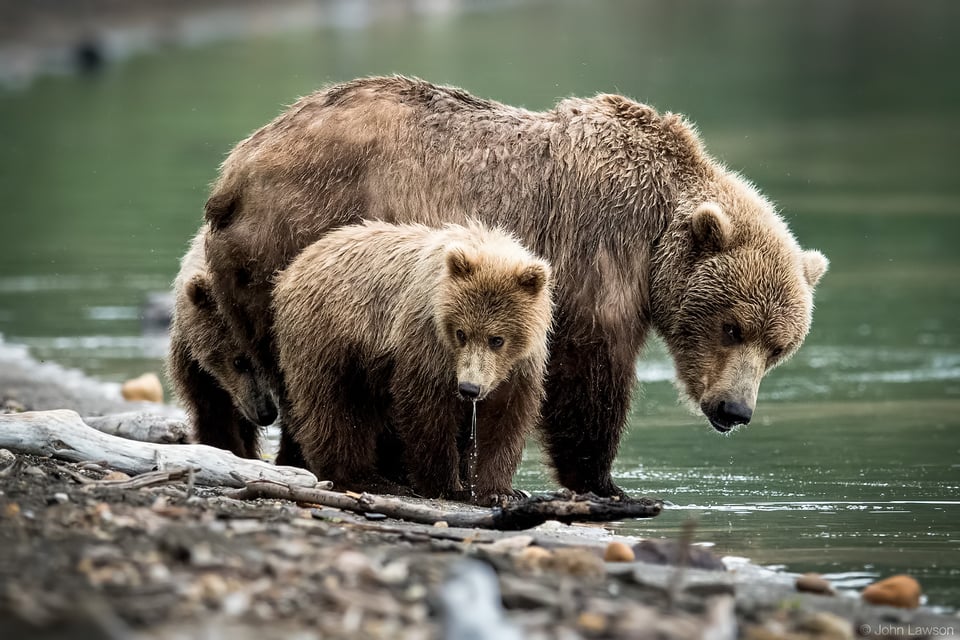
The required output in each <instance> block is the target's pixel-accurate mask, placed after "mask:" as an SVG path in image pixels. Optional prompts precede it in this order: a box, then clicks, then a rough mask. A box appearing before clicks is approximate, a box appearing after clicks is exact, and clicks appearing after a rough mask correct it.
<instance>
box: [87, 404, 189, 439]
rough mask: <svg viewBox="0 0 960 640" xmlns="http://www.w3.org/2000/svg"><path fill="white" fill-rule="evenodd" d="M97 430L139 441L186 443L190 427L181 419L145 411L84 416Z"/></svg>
mask: <svg viewBox="0 0 960 640" xmlns="http://www.w3.org/2000/svg"><path fill="white" fill-rule="evenodd" d="M83 421H84V422H85V423H87V424H88V425H89V426H91V427H93V428H94V429H96V430H97V431H102V432H104V433H108V434H110V435H111V436H119V437H121V438H126V439H128V440H139V441H140V442H156V443H159V444H187V443H188V442H190V427H189V426H187V424H186V423H185V422H184V421H183V420H178V419H176V418H172V417H170V416H165V415H160V414H156V413H149V412H146V411H128V412H126V413H114V414H111V415H108V416H97V417H91V418H84V419H83Z"/></svg>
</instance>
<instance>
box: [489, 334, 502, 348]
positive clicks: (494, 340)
mask: <svg viewBox="0 0 960 640" xmlns="http://www.w3.org/2000/svg"><path fill="white" fill-rule="evenodd" d="M487 343H488V344H489V345H490V348H491V349H494V350H496V349H499V348H500V347H502V346H503V338H501V337H500V336H491V337H490V339H489V340H487Z"/></svg>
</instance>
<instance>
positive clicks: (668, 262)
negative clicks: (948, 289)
mask: <svg viewBox="0 0 960 640" xmlns="http://www.w3.org/2000/svg"><path fill="white" fill-rule="evenodd" d="M707 200H712V201H715V202H717V203H718V206H720V207H722V208H723V210H724V211H725V212H726V214H727V215H728V217H729V220H730V222H731V225H732V226H733V228H734V232H733V235H734V240H733V242H734V244H736V245H737V246H740V247H748V246H753V245H756V246H757V247H758V250H759V254H758V255H762V256H764V258H763V259H764V260H772V261H773V263H772V265H773V266H772V268H770V269H766V268H764V269H762V270H761V271H760V272H756V271H754V270H752V269H753V265H754V260H753V259H752V258H750V259H747V258H745V259H744V261H743V263H742V264H741V265H739V266H737V268H738V269H742V270H741V271H740V272H739V273H738V275H737V276H736V278H737V281H738V282H739V283H740V284H742V285H743V287H742V288H743V289H745V290H746V291H748V292H750V294H751V295H752V294H753V293H754V292H755V290H759V291H765V290H766V289H768V288H773V289H776V288H778V287H780V283H781V280H783V276H782V275H781V274H786V277H787V278H788V279H789V280H790V285H789V286H788V287H787V289H788V290H789V291H795V289H796V286H795V285H796V283H795V282H794V280H795V278H794V276H795V274H796V273H799V272H800V271H801V270H802V269H801V266H800V265H801V264H802V263H804V262H805V261H808V260H807V258H805V257H804V254H803V253H801V251H800V249H799V247H798V246H797V245H796V242H795V240H794V239H793V237H792V236H791V235H790V234H789V231H787V229H786V226H785V225H784V224H783V222H782V221H781V220H780V218H779V217H778V216H777V215H776V213H775V212H774V211H773V208H772V206H771V205H770V204H769V203H768V202H767V201H766V200H764V199H763V198H762V196H760V195H759V194H757V193H756V192H755V191H754V190H753V188H752V187H751V186H750V185H749V184H748V183H747V182H746V181H744V180H743V179H741V178H740V177H739V176H737V175H736V174H733V173H731V172H729V171H727V170H726V169H725V168H724V167H722V166H721V165H719V164H718V163H717V162H715V161H714V160H713V159H712V158H710V157H709V156H708V155H707V154H706V152H705V151H704V149H703V148H702V145H701V143H700V140H699V138H698V136H697V134H696V131H695V130H694V129H693V127H692V126H691V125H690V124H688V123H687V122H686V121H685V120H684V119H683V118H682V117H681V116H678V115H675V114H669V113H668V114H660V113H658V112H657V111H655V110H654V109H653V108H651V107H649V106H646V105H642V104H638V103H636V102H633V101H632V100H629V99H628V98H624V97H622V96H616V95H598V96H596V97H593V98H570V99H566V100H562V101H561V102H559V103H558V104H557V106H556V107H555V108H553V109H550V110H548V111H543V112H532V111H527V110H524V109H519V108H515V107H511V106H507V105H504V104H500V103H497V102H494V101H490V100H484V99H481V98H477V97H475V96H472V95H470V94H468V93H466V92H464V91H462V90H460V89H454V88H450V87H441V86H436V85H433V84H430V83H428V82H424V81H420V80H415V79H409V78H403V77H390V78H366V79H360V80H355V81H352V82H348V83H344V84H340V85H335V86H332V87H328V88H326V89H323V90H321V91H318V92H316V93H314V94H312V95H309V96H306V97H304V98H302V99H301V100H299V101H297V102H296V103H295V104H294V105H292V106H291V107H290V108H289V109H287V110H286V111H285V112H284V113H283V114H281V115H280V116H279V117H278V118H277V119H275V120H274V121H273V122H271V123H269V124H268V125H266V126H265V127H263V128H262V129H260V130H258V131H257V132H255V133H254V134H253V135H251V136H250V137H249V138H247V139H246V140H244V141H242V142H241V143H239V144H238V145H237V146H236V147H235V148H234V149H233V151H232V152H231V153H230V155H229V157H228V158H227V160H226V161H225V162H224V164H223V166H222V168H221V172H220V177H219V179H218V180H217V182H216V184H215V186H214V188H213V192H212V194H211V197H210V200H209V201H208V203H207V209H206V216H207V220H208V221H209V222H210V224H211V225H212V230H211V232H210V233H209V235H208V240H207V250H208V255H209V259H210V264H211V272H212V275H213V278H214V282H215V284H216V287H215V291H216V292H217V295H218V296H219V299H220V300H221V301H222V303H223V308H225V309H229V320H230V322H231V325H232V326H233V327H234V329H235V331H237V332H238V335H240V336H242V339H243V340H245V341H247V342H248V343H249V344H251V345H252V346H253V347H255V348H256V349H257V353H258V354H259V357H260V358H261V359H262V361H263V362H264V364H265V366H266V367H267V368H270V362H271V361H272V360H273V359H274V358H275V355H274V353H275V348H274V345H273V338H272V335H271V320H270V309H269V301H270V287H271V282H272V278H273V276H274V274H275V273H276V272H277V271H279V270H281V269H283V268H284V267H286V266H287V264H289V262H290V261H291V260H292V259H293V258H294V257H295V256H296V255H297V253H298V252H299V251H300V250H301V249H302V248H303V247H305V246H306V245H308V244H309V243H311V242H313V241H315V240H316V239H317V238H320V237H321V236H323V234H325V233H327V232H328V231H330V230H332V229H335V228H337V227H340V226H342V225H345V224H352V223H356V222H358V221H360V220H361V219H382V220H385V221H396V222H419V223H424V224H427V225H430V226H438V225H441V224H442V223H445V222H463V221H464V220H465V219H466V218H467V217H468V216H477V217H479V218H480V219H481V220H483V221H484V222H486V223H488V224H496V225H501V226H503V227H505V228H507V229H509V230H511V231H512V232H514V233H515V234H517V236H518V237H519V238H520V239H521V240H522V241H523V242H524V244H525V245H526V246H528V247H529V248H530V249H531V250H533V251H535V252H536V253H538V254H540V255H543V256H544V257H546V258H547V259H548V260H549V261H550V263H551V264H552V265H553V268H554V280H555V283H556V285H555V287H556V288H555V300H556V306H557V310H556V318H557V323H556V328H555V333H554V338H553V347H552V350H551V356H550V363H549V367H548V377H547V382H546V393H547V398H546V402H545V404H544V409H543V414H544V415H543V427H542V437H543V441H544V443H545V445H546V448H547V450H548V452H549V454H550V458H551V461H552V463H553V465H554V467H555V469H556V473H557V477H558V479H559V480H560V482H561V483H562V484H563V485H565V486H566V487H568V488H570V489H573V490H576V491H588V490H589V491H594V492H596V493H598V494H601V495H609V494H614V493H618V492H619V489H618V488H617V487H616V486H615V485H614V483H613V481H612V479H611V477H610V468H611V465H612V463H613V460H614V457H615V456H616V452H617V448H618V445H619V440H620V437H621V434H622V431H623V427H624V422H625V419H626V415H627V411H628V408H629V403H630V396H631V393H632V390H633V386H634V362H635V360H636V358H637V356H638V354H639V352H640V349H641V347H642V346H643V344H644V341H645V339H646V337H647V332H648V330H649V329H650V328H651V326H653V327H655V328H656V329H657V330H658V331H659V332H660V333H662V334H663V335H664V337H665V338H666V340H667V343H668V345H669V346H670V349H671V352H672V353H673V355H674V357H675V358H677V359H678V362H681V363H682V364H679V365H678V371H679V372H680V373H681V374H682V377H683V378H684V380H692V379H694V378H698V379H700V378H703V377H704V376H707V377H710V374H709V373H707V374H703V375H701V373H700V372H699V371H697V370H696V369H697V365H696V359H697V358H698V357H701V356H703V357H705V358H706V359H705V360H704V362H706V363H708V364H707V365H705V366H707V367H708V368H710V369H720V368H722V367H721V365H720V363H719V361H718V360H717V359H716V358H715V357H714V356H713V354H712V353H711V352H710V347H709V346H708V342H709V339H708V338H706V337H703V338H702V339H701V338H697V340H695V341H688V334H689V331H688V330H687V329H685V328H684V327H688V324H687V323H685V322H681V321H680V319H679V318H680V316H681V315H682V313H685V312H683V311H682V310H683V309H687V310H689V311H690V312H691V313H693V310H694V307H692V306H691V305H689V304H687V305H686V307H685V306H684V305H685V295H686V294H685V289H686V287H689V286H692V285H693V284H694V283H696V282H704V279H703V278H701V279H700V280H697V279H696V278H694V273H696V272H697V264H698V263H699V262H701V261H702V260H704V259H706V258H707V254H706V253H705V252H704V251H703V250H702V247H698V246H697V243H696V242H695V241H694V240H693V238H692V231H691V224H690V220H691V217H692V215H693V212H694V210H695V209H696V208H697V207H698V206H699V205H700V204H702V203H703V202H705V201H707ZM744 255H746V253H745V254H744ZM814 262H817V261H816V260H815V259H814ZM823 267H824V268H825V262H824V264H823ZM817 270H820V271H821V272H822V269H820V268H819V267H817V266H816V265H815V266H814V269H813V271H817ZM725 273H730V270H727V271H726V272H725ZM809 282H810V279H808V283H809ZM706 286H708V287H714V288H716V289H717V291H716V292H714V293H715V295H714V297H713V298H712V300H713V303H714V304H715V305H716V307H717V308H721V309H722V308H724V305H726V304H728V303H729V302H730V300H731V295H733V294H734V293H739V291H736V290H737V288H738V286H739V285H737V286H732V285H730V283H723V282H717V283H713V284H707V285H706ZM811 286H812V285H810V286H808V287H807V290H802V287H801V290H802V294H801V296H800V297H801V298H802V300H801V305H800V307H801V308H800V311H799V313H800V315H801V316H803V318H802V319H801V320H800V321H799V323H798V324H796V326H794V325H791V328H790V329H789V331H790V332H791V341H792V342H791V346H792V347H795V346H796V344H797V341H798V340H799V339H802V335H801V334H802V333H804V331H803V329H804V327H805V326H809V322H808V320H806V319H805V318H806V316H807V309H808V307H809V304H808V297H809V289H810V288H811ZM791 302H792V301H791ZM791 308H792V307H791ZM756 310H757V313H759V314H760V315H763V316H764V320H767V319H770V320H771V321H772V319H773V317H774V316H777V315H780V311H779V309H776V308H774V307H772V306H771V305H769V304H767V305H766V306H764V305H759V306H757V307H756ZM703 311H704V312H708V311H709V313H714V312H715V311H716V309H709V310H708V309H703ZM699 322H700V324H701V327H700V329H698V330H695V331H698V332H699V334H702V335H703V336H706V334H707V333H709V334H710V335H711V336H712V335H713V334H714V333H715V332H714V326H713V325H714V319H713V318H712V317H708V316H702V317H701V318H700V320H699ZM789 322H792V320H790V321H789ZM707 325H709V326H707ZM711 339H712V338H711ZM688 345H689V346H688ZM687 351H689V352H690V355H687ZM714 377H716V376H714ZM695 387H696V385H690V384H686V385H685V389H686V390H687V391H688V392H690V391H692V390H693V389H694V388H695ZM696 400H697V401H699V400H700V398H696Z"/></svg>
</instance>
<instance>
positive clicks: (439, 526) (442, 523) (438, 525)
mask: <svg viewBox="0 0 960 640" xmlns="http://www.w3.org/2000/svg"><path fill="white" fill-rule="evenodd" d="M433 526H434V527H435V528H437V529H447V528H449V527H450V523H448V522H447V521H446V520H437V521H436V522H434V523H433Z"/></svg>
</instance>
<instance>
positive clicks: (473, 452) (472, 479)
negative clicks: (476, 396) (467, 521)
mask: <svg viewBox="0 0 960 640" xmlns="http://www.w3.org/2000/svg"><path fill="white" fill-rule="evenodd" d="M472 404H473V417H472V418H471V420H470V462H469V464H468V465H467V474H468V475H469V478H467V481H468V482H469V483H470V502H476V501H477V483H476V478H477V447H478V445H479V443H478V442H477V401H476V400H474V401H473V403H472Z"/></svg>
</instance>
